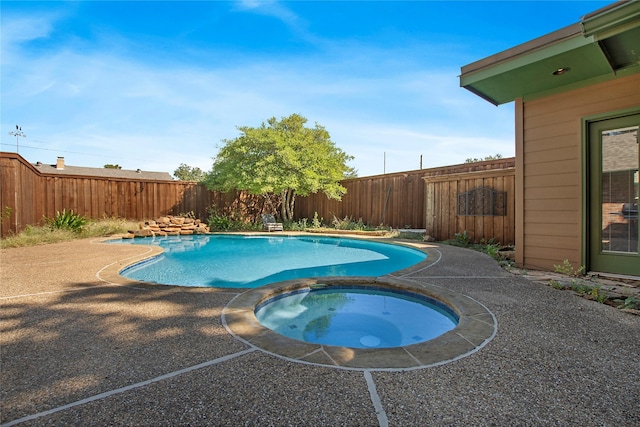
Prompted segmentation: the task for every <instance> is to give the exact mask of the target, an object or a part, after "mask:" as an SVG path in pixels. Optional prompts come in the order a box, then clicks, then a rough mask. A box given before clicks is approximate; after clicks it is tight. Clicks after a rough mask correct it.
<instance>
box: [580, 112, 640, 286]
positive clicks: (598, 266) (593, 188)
mask: <svg viewBox="0 0 640 427" xmlns="http://www.w3.org/2000/svg"><path fill="white" fill-rule="evenodd" d="M639 125H640V114H635V115H630V116H625V117H620V118H615V119H609V120H602V121H598V122H592V123H591V124H590V125H589V159H590V165H589V173H590V180H589V182H590V190H589V197H590V203H589V210H590V211H589V216H588V218H589V232H590V237H589V269H590V270H592V271H600V272H608V273H618V274H630V275H636V276H640V255H639V246H638V194H639V190H640V189H639V188H638V187H639V184H638V180H639V177H638V169H639V165H640V150H639V148H638V127H639Z"/></svg>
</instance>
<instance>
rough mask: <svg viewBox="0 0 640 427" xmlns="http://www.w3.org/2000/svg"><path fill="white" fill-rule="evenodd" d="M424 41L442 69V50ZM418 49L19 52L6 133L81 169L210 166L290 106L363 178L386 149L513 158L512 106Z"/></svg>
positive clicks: (427, 161) (391, 165) (397, 162)
mask: <svg viewBox="0 0 640 427" xmlns="http://www.w3.org/2000/svg"><path fill="white" fill-rule="evenodd" d="M253 3H255V2H244V3H243V4H241V5H240V6H241V7H243V8H244V9H246V10H251V11H255V10H256V9H261V10H263V11H262V12H261V13H268V14H269V15H270V16H274V17H276V18H278V19H280V20H281V21H282V22H285V23H287V25H292V26H295V25H298V27H296V28H299V29H301V31H302V30H304V25H303V23H302V24H301V23H300V22H299V21H297V20H296V17H295V16H294V15H290V14H288V13H289V12H288V11H287V10H286V8H284V7H283V6H282V5H280V4H278V3H273V2H268V3H264V2H257V3H258V4H253ZM265 10H266V11H267V12H264V11H265ZM3 22H4V21H3ZM37 24H38V20H37V19H36V20H33V21H28V22H27V21H25V22H23V23H21V24H19V25H18V24H14V25H15V26H18V27H19V26H22V27H23V28H26V30H25V33H24V35H22V36H17V35H16V34H17V33H18V31H19V30H18V27H15V26H14V27H13V28H9V29H8V30H7V29H6V28H3V29H2V36H3V46H4V43H5V42H6V40H5V39H4V38H5V37H7V36H6V33H7V32H8V34H9V36H8V37H9V41H11V40H14V41H20V40H29V39H33V38H37V37H47V35H48V34H50V32H51V31H52V30H51V20H49V21H47V20H44V21H42V22H40V25H41V26H42V28H40V29H39V30H37V29H36V28H35V27H36V26H37ZM21 37H22V38H21ZM310 37H311V35H310ZM16 46H18V45H16ZM425 49H426V50H428V51H429V53H430V55H432V56H433V57H434V58H433V59H431V60H430V61H431V62H433V63H438V60H437V55H438V51H439V50H440V49H439V48H438V47H436V46H430V47H428V49H427V48H425ZM408 51H411V49H408ZM408 51H402V52H399V51H397V50H385V49H382V48H369V47H366V46H362V45H359V44H357V43H353V42H347V43H344V45H343V46H342V47H341V48H340V46H339V44H338V43H336V44H333V45H332V46H330V49H329V50H328V52H325V53H324V54H322V55H323V56H315V57H313V56H304V57H297V58H294V59H280V60H279V61H270V60H264V59H260V60H258V59H255V60H253V61H246V62H245V63H244V64H240V63H237V62H236V63H234V62H219V63H215V64H214V65H212V66H210V67H205V66H202V65H198V66H193V65H189V64H188V63H182V62H179V61H175V62H170V65H166V64H165V65H163V66H159V65H158V64H157V63H156V62H153V63H152V62H149V61H147V60H145V59H144V57H142V58H137V57H135V56H133V55H130V54H127V53H126V52H127V47H126V46H125V47H123V48H122V49H117V50H114V49H109V51H108V52H105V51H101V50H99V49H97V50H95V51H93V50H88V49H83V50H78V49H74V48H73V47H72V46H69V45H66V46H59V47H57V48H56V49H51V50H47V51H46V52H41V53H40V54H39V56H36V55H34V54H33V53H31V52H23V51H20V50H19V49H17V48H16V49H15V50H14V52H13V60H12V61H10V62H9V63H5V59H4V58H3V70H2V78H3V81H4V83H3V89H2V102H3V115H2V128H3V129H5V128H6V127H7V126H14V125H15V123H20V124H21V125H22V126H23V128H24V129H25V131H26V133H27V134H28V135H29V139H28V140H27V141H25V145H28V142H29V140H33V141H40V142H37V143H36V142H33V143H31V145H32V146H34V147H37V148H39V149H37V150H36V149H31V151H29V150H28V149H26V148H25V149H24V150H21V151H20V152H21V154H23V155H25V156H27V153H29V154H28V156H27V159H28V160H30V161H36V160H40V161H43V162H49V161H51V162H53V161H54V159H55V156H57V155H63V156H65V157H66V160H67V163H68V164H71V165H76V166H95V167H101V166H102V165H104V164H105V163H118V164H120V165H121V166H123V167H125V168H127V169H137V168H141V169H143V170H161V171H167V172H170V173H171V172H173V170H174V169H175V168H176V167H177V166H178V165H179V164H180V163H186V164H188V165H190V166H194V167H200V168H201V169H203V170H209V169H210V167H211V164H212V160H211V158H212V157H213V156H215V154H216V152H217V150H216V146H219V145H220V143H221V140H222V139H228V138H234V137H236V136H237V135H238V132H237V130H236V126H241V125H247V126H258V125H259V124H260V123H261V122H263V121H265V120H267V119H268V118H270V117H272V116H276V117H282V116H286V115H289V114H292V113H299V114H302V115H303V116H305V117H307V118H308V119H309V124H310V125H313V123H314V122H318V123H319V124H321V125H323V126H325V127H326V129H327V130H328V131H329V132H330V134H331V136H332V139H333V140H334V142H335V143H336V144H337V145H338V146H339V147H340V148H342V149H343V150H344V151H346V152H347V153H348V154H350V155H353V156H355V157H356V159H355V160H354V162H352V166H354V167H355V168H356V169H358V170H359V173H360V175H361V176H363V175H371V174H377V173H382V172H383V165H384V163H383V157H384V153H386V157H387V159H386V160H387V161H386V171H387V172H396V171H403V170H410V169H417V168H418V167H419V160H420V155H423V167H432V166H444V165H447V164H455V163H462V162H463V161H464V160H465V159H466V158H468V157H484V156H487V155H494V154H496V153H498V152H499V153H501V154H503V155H505V156H510V155H513V142H512V141H513V137H512V135H510V134H506V135H505V129H510V128H511V127H512V122H513V119H512V113H511V112H510V111H511V110H510V107H509V106H507V107H501V108H500V109H496V107H493V106H491V105H489V104H488V103H486V102H485V101H482V100H481V99H479V98H477V97H475V96H474V95H471V94H469V93H467V92H466V91H464V90H463V89H460V88H459V87H458V81H457V77H456V74H457V71H458V70H457V69H455V68H452V67H449V68H447V67H446V66H445V65H441V66H439V67H433V66H429V67H428V68H427V65H425V63H419V62H418V59H416V58H413V57H411V56H408V55H407V52H408ZM445 53H446V52H445ZM3 56H4V52H3ZM7 82H9V83H7ZM507 122H508V124H507V125H505V123H507ZM10 142H11V141H9V142H7V144H9V143H10ZM4 143H5V140H3V144H4ZM3 149H5V147H4V145H3ZM80 153H85V154H80ZM47 158H49V159H50V160H47Z"/></svg>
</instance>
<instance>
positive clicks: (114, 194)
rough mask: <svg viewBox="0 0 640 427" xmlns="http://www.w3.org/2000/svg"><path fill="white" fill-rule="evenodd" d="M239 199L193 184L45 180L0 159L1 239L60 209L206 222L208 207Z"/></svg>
mask: <svg viewBox="0 0 640 427" xmlns="http://www.w3.org/2000/svg"><path fill="white" fill-rule="evenodd" d="M242 199H243V197H241V195H240V194H239V193H228V194H224V193H214V192H212V191H209V190H207V189H206V187H204V186H202V185H198V184H196V183H194V182H183V181H154V180H143V179H141V180H131V179H122V178H120V179H118V178H105V177H95V176H71V175H69V176H60V175H52V174H46V173H42V172H41V171H39V170H37V169H36V168H35V167H34V166H33V165H31V164H30V163H28V162H27V161H26V160H25V159H24V158H22V157H21V156H20V155H18V154H16V153H6V152H5V153H1V154H0V208H1V209H2V212H3V217H2V228H1V232H2V233H1V235H2V236H3V237H4V236H6V235H7V234H9V233H16V232H19V231H22V230H23V229H24V228H25V227H26V226H27V225H36V224H41V223H42V221H43V217H45V216H46V217H49V218H52V217H54V216H55V214H56V211H62V210H63V209H66V210H67V211H69V210H73V212H74V213H76V214H78V215H83V216H86V217H88V218H93V219H99V218H104V217H117V218H127V219H134V220H144V219H154V218H158V217H159V216H162V215H172V214H173V215H177V214H180V213H188V212H193V213H194V214H195V215H196V217H198V218H203V219H206V218H207V215H208V213H207V208H209V207H210V206H211V205H212V204H216V206H218V207H219V208H220V209H221V210H224V209H227V208H228V207H229V206H232V205H233V204H234V203H237V202H238V201H239V200H242Z"/></svg>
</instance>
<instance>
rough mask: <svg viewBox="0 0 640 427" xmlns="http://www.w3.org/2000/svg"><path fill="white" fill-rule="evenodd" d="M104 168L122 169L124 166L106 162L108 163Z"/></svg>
mask: <svg viewBox="0 0 640 427" xmlns="http://www.w3.org/2000/svg"><path fill="white" fill-rule="evenodd" d="M104 168H105V169H122V166H120V165H110V164H106V165H104Z"/></svg>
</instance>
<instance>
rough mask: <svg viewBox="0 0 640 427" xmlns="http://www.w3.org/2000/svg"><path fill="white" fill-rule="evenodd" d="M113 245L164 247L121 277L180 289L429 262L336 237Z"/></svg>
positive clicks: (382, 270) (409, 252)
mask: <svg viewBox="0 0 640 427" xmlns="http://www.w3.org/2000/svg"><path fill="white" fill-rule="evenodd" d="M111 242H114V243H128V244H134V245H159V246H161V247H163V248H164V253H163V254H162V255H160V256H158V257H155V258H152V259H150V260H147V261H144V262H141V263H138V264H135V265H133V266H131V267H128V268H126V269H124V270H123V271H122V272H120V274H121V275H123V276H125V277H128V278H130V279H135V280H142V281H145V282H154V283H162V284H167V285H179V286H212V287H221V288H255V287H258V286H262V285H266V284H269V283H274V282H279V281H282V280H290V279H297V278H303V277H326V276H382V275H385V274H388V273H391V272H393V271H398V270H402V269H404V268H407V267H409V266H411V265H414V264H416V263H418V262H420V261H422V260H424V259H425V258H426V254H424V253H423V252H420V251H418V250H415V249H411V248H407V247H404V246H399V245H391V244H385V243H377V242H371V241H365V240H357V239H345V238H332V237H297V236H245V235H194V236H166V237H145V238H136V239H121V240H112V241H111Z"/></svg>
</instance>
